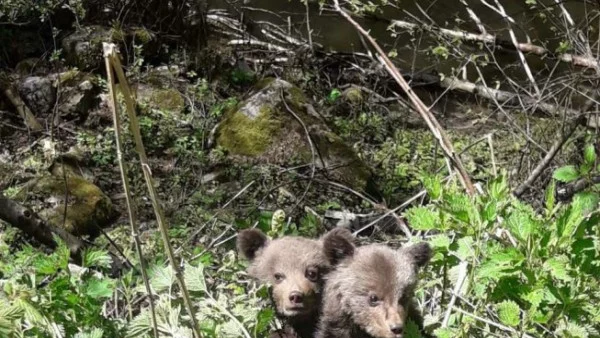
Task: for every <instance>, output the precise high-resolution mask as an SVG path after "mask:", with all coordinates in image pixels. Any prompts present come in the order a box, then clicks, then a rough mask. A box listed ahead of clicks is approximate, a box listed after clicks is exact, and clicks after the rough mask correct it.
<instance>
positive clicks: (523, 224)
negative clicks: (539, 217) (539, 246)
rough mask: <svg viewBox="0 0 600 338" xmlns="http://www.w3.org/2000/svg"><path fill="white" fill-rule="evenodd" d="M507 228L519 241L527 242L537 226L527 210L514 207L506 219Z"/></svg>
mask: <svg viewBox="0 0 600 338" xmlns="http://www.w3.org/2000/svg"><path fill="white" fill-rule="evenodd" d="M506 226H507V228H508V230H510V232H511V233H512V234H513V235H514V236H515V237H516V238H517V239H518V240H519V241H521V242H527V240H528V239H529V236H531V234H533V233H534V232H535V230H536V228H537V225H536V223H535V221H534V220H532V219H531V216H530V214H529V213H528V212H527V211H524V210H520V209H516V210H514V211H513V212H512V213H511V214H510V215H509V216H508V218H507V219H506Z"/></svg>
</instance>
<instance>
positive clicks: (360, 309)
mask: <svg viewBox="0 0 600 338" xmlns="http://www.w3.org/2000/svg"><path fill="white" fill-rule="evenodd" d="M323 249H324V251H325V255H326V256H327V258H328V260H329V262H330V263H331V264H332V265H333V266H335V270H333V271H332V272H331V273H330V274H329V275H328V276H327V277H326V282H325V291H324V295H323V305H322V306H323V309H322V314H321V320H320V323H319V327H318V330H317V334H316V337H317V338H402V337H403V333H404V327H405V323H406V321H407V318H411V319H412V320H413V321H415V322H417V324H419V325H422V323H421V322H422V319H421V318H420V314H419V312H418V310H417V308H416V305H415V303H414V300H413V295H414V289H415V286H416V284H417V280H418V270H419V268H421V267H423V266H425V265H426V264H427V263H428V262H429V260H430V259H431V256H432V250H431V248H430V246H429V245H428V244H427V243H419V244H415V245H412V246H407V247H402V248H400V249H398V250H394V249H392V248H389V247H387V246H384V245H378V244H371V245H365V246H361V247H356V246H355V245H354V243H353V238H352V234H351V233H350V232H349V231H348V230H346V229H336V230H333V231H332V232H330V233H329V234H327V235H326V236H325V237H324V239H323Z"/></svg>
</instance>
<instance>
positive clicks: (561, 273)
mask: <svg viewBox="0 0 600 338" xmlns="http://www.w3.org/2000/svg"><path fill="white" fill-rule="evenodd" d="M544 270H546V271H548V272H550V275H551V276H552V277H554V278H556V279H558V280H561V281H565V282H568V281H570V280H572V278H571V276H569V259H568V258H567V257H566V256H563V255H561V256H558V257H552V258H550V259H548V260H547V261H546V262H544Z"/></svg>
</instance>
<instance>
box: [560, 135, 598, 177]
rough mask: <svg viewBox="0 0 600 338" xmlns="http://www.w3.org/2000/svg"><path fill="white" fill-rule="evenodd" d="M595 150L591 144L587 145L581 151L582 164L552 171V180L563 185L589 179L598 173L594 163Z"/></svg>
mask: <svg viewBox="0 0 600 338" xmlns="http://www.w3.org/2000/svg"><path fill="white" fill-rule="evenodd" d="M596 158H597V157H596V149H595V148H594V145H593V144H587V145H586V146H585V148H584V149H583V162H582V163H581V165H579V166H575V165H567V166H564V167H561V168H558V169H556V170H555V171H554V174H553V176H552V177H553V178H554V179H555V180H557V181H560V182H563V183H569V182H573V181H575V180H578V179H582V178H591V177H592V176H595V175H598V174H599V173H600V166H597V163H596Z"/></svg>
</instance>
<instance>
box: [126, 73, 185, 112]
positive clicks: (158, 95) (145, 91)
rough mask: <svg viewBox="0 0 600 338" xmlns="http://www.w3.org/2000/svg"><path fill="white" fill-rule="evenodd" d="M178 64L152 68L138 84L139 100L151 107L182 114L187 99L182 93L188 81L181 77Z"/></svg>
mask: <svg viewBox="0 0 600 338" xmlns="http://www.w3.org/2000/svg"><path fill="white" fill-rule="evenodd" d="M179 74H180V69H179V67H177V66H172V67H165V66H163V67H157V68H153V69H150V70H149V71H148V74H147V75H146V76H145V78H144V79H143V81H142V83H140V84H138V85H137V90H136V94H137V101H138V103H140V104H142V106H145V107H147V108H149V109H156V110H160V111H163V112H168V113H174V114H176V115H177V114H180V113H182V112H183V111H184V109H185V99H184V97H183V95H182V94H181V92H182V91H185V88H186V86H187V84H188V83H187V82H186V81H185V80H181V79H179V78H178V77H177V76H178V75H179Z"/></svg>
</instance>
